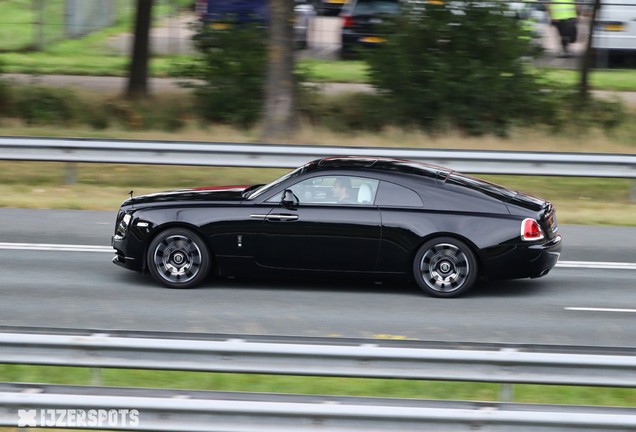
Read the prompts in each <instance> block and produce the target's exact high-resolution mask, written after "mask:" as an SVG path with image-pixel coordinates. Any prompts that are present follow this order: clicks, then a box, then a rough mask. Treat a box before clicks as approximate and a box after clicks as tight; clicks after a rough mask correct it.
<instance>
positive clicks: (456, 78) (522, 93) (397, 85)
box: [365, 1, 554, 134]
mask: <svg viewBox="0 0 636 432" xmlns="http://www.w3.org/2000/svg"><path fill="white" fill-rule="evenodd" d="M431 3H432V2H429V3H420V2H417V3H406V2H404V3H403V5H404V10H403V12H402V14H401V15H400V16H399V17H397V18H396V19H395V20H394V21H393V22H391V24H389V25H386V26H384V28H383V29H384V31H385V32H386V33H387V36H386V39H387V42H386V43H384V44H382V46H381V47H379V48H378V49H375V50H370V51H368V52H367V53H365V54H366V55H365V57H366V58H367V61H368V62H369V74H370V79H371V82H372V84H373V85H375V86H376V87H377V88H379V89H381V90H384V91H386V95H387V97H388V98H389V99H391V100H392V102H393V105H394V106H395V107H396V109H397V110H398V111H397V113H396V114H397V115H398V116H399V117H400V119H401V122H402V123H415V124H418V125H420V126H423V127H425V128H427V129H432V128H435V127H437V126H439V125H441V124H443V123H444V122H447V121H450V122H451V123H453V124H455V125H457V126H459V127H460V128H462V129H463V130H465V131H466V132H467V133H469V134H481V133H487V132H495V133H498V134H505V132H506V130H507V128H508V126H509V125H511V124H512V123H532V122H534V121H539V120H541V119H545V118H547V117H549V116H550V115H552V112H553V111H552V110H553V109H554V105H553V104H550V103H549V102H548V101H547V100H546V99H547V98H546V97H545V94H544V93H542V92H541V89H542V86H541V85H540V82H539V78H540V77H539V76H537V75H536V74H532V73H530V72H528V68H527V67H526V64H525V62H526V60H524V57H527V55H528V53H530V52H531V45H530V43H531V41H530V40H529V39H528V38H527V34H525V33H524V32H525V30H523V29H522V28H521V26H520V23H519V22H518V21H517V20H516V19H514V18H512V17H510V16H509V13H508V10H507V6H506V5H505V4H503V3H498V4H497V3H493V2H488V3H486V2H482V1H474V2H445V3H441V4H431ZM422 4H426V6H425V7H424V8H422V6H421V5H422ZM414 5H415V6H414ZM418 5H419V6H418ZM416 7H419V9H418V8H416Z"/></svg>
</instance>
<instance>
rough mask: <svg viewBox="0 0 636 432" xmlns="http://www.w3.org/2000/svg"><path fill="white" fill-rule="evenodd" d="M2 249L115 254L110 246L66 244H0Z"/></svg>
mask: <svg viewBox="0 0 636 432" xmlns="http://www.w3.org/2000/svg"><path fill="white" fill-rule="evenodd" d="M0 249H8V250H31V251H57V252H104V253H106V252H107V253H111V254H112V253H115V249H113V248H112V247H110V246H88V245H66V244H39V243H0Z"/></svg>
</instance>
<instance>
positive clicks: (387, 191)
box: [375, 181, 424, 207]
mask: <svg viewBox="0 0 636 432" xmlns="http://www.w3.org/2000/svg"><path fill="white" fill-rule="evenodd" d="M375 204H376V205H379V206H395V207H423V206H424V203H422V198H420V196H419V195H418V194H417V193H416V192H414V191H412V190H411V189H408V188H405V187H403V186H399V185H396V184H395V183H389V182H385V181H383V182H380V189H379V190H378V194H377V196H376V199H375Z"/></svg>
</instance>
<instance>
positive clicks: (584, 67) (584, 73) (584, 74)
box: [579, 0, 601, 100]
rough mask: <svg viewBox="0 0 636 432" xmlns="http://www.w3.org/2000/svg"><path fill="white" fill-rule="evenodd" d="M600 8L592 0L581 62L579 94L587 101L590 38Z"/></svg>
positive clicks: (590, 58) (598, 4) (599, 1)
mask: <svg viewBox="0 0 636 432" xmlns="http://www.w3.org/2000/svg"><path fill="white" fill-rule="evenodd" d="M600 8H601V0H594V10H593V12H592V21H591V22H590V33H589V34H588V35H587V47H586V49H585V56H584V57H583V61H582V62H581V85H580V89H579V92H580V93H579V94H580V96H581V99H582V100H587V98H588V96H589V89H590V85H589V80H588V75H589V70H590V66H591V63H592V38H593V36H594V23H595V22H596V15H597V14H598V11H599V9H600Z"/></svg>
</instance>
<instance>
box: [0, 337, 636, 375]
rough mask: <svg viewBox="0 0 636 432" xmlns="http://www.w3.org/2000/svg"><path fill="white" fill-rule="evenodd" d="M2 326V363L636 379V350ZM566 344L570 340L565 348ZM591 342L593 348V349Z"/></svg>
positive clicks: (274, 371) (210, 370)
mask: <svg viewBox="0 0 636 432" xmlns="http://www.w3.org/2000/svg"><path fill="white" fill-rule="evenodd" d="M373 342H374V341H373V340H369V341H367V343H361V344H358V345H342V344H332V343H313V344H309V343H302V342H299V343H294V342H293V339H292V340H289V339H288V341H287V342H281V343H277V342H275V341H271V342H250V341H245V340H241V339H228V340H180V339H166V338H153V337H143V335H139V336H138V337H118V336H115V337H112V336H108V335H107V334H95V335H91V336H83V335H79V336H78V335H63V334H62V335H59V334H58V335H56V334H25V333H0V363H5V364H30V365H49V366H79V367H93V368H127V369H154V370H176V371H199V372H226V373H255V374H282V375H308V376H337V377H357V378H399V379H418V380H442V381H477V382H492V383H525V384H558V385H585V386H608V387H636V355H634V353H633V352H632V353H631V355H628V354H598V353H585V351H580V352H577V353H570V352H567V351H564V352H558V351H554V352H542V351H539V350H528V349H523V348H510V347H506V346H502V347H501V348H499V349H496V348H494V347H493V348H492V349H488V350H485V349H478V348H475V349H470V350H466V349H460V347H461V344H457V345H455V346H454V347H453V348H427V347H426V346H423V347H413V348H410V347H392V346H377V345H375V344H374V343H373ZM564 349H565V348H564ZM590 350H592V349H590Z"/></svg>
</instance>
